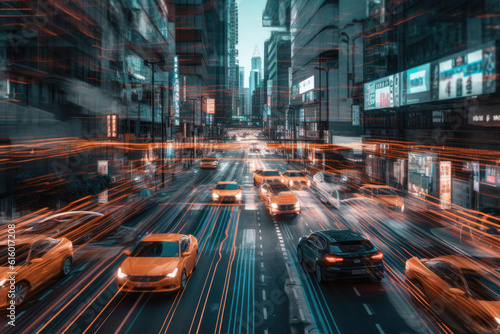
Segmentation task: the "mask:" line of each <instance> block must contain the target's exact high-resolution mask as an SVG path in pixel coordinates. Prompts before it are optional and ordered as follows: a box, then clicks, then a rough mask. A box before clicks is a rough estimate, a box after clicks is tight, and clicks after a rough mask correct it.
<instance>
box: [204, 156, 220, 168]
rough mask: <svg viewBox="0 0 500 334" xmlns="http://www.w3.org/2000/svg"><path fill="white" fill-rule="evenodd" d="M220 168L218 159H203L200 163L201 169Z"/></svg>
mask: <svg viewBox="0 0 500 334" xmlns="http://www.w3.org/2000/svg"><path fill="white" fill-rule="evenodd" d="M217 166H219V161H218V160H217V158H203V159H201V162H200V168H204V169H205V168H211V169H215V168H217Z"/></svg>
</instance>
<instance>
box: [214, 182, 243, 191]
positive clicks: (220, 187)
mask: <svg viewBox="0 0 500 334" xmlns="http://www.w3.org/2000/svg"><path fill="white" fill-rule="evenodd" d="M215 189H218V190H238V185H237V184H231V183H229V184H218V185H216V186H215Z"/></svg>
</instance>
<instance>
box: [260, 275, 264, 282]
mask: <svg viewBox="0 0 500 334" xmlns="http://www.w3.org/2000/svg"><path fill="white" fill-rule="evenodd" d="M260 280H261V281H262V283H264V275H260Z"/></svg>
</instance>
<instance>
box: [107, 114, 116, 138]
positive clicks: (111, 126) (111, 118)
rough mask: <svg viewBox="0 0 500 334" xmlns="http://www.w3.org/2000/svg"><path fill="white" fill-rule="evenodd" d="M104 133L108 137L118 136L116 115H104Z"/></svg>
mask: <svg viewBox="0 0 500 334" xmlns="http://www.w3.org/2000/svg"><path fill="white" fill-rule="evenodd" d="M106 134H107V137H108V138H116V137H118V116H117V115H107V116H106Z"/></svg>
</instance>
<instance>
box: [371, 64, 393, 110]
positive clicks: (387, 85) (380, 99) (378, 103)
mask: <svg viewBox="0 0 500 334" xmlns="http://www.w3.org/2000/svg"><path fill="white" fill-rule="evenodd" d="M396 76H398V78H397V80H396V82H399V73H398V74H396V75H389V76H387V77H384V78H382V79H379V80H375V81H372V82H370V83H367V84H365V110H372V109H380V108H392V107H397V106H398V105H394V78H395V77H396ZM396 90H397V91H398V92H399V89H396ZM397 100H398V101H399V97H398V99H397Z"/></svg>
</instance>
